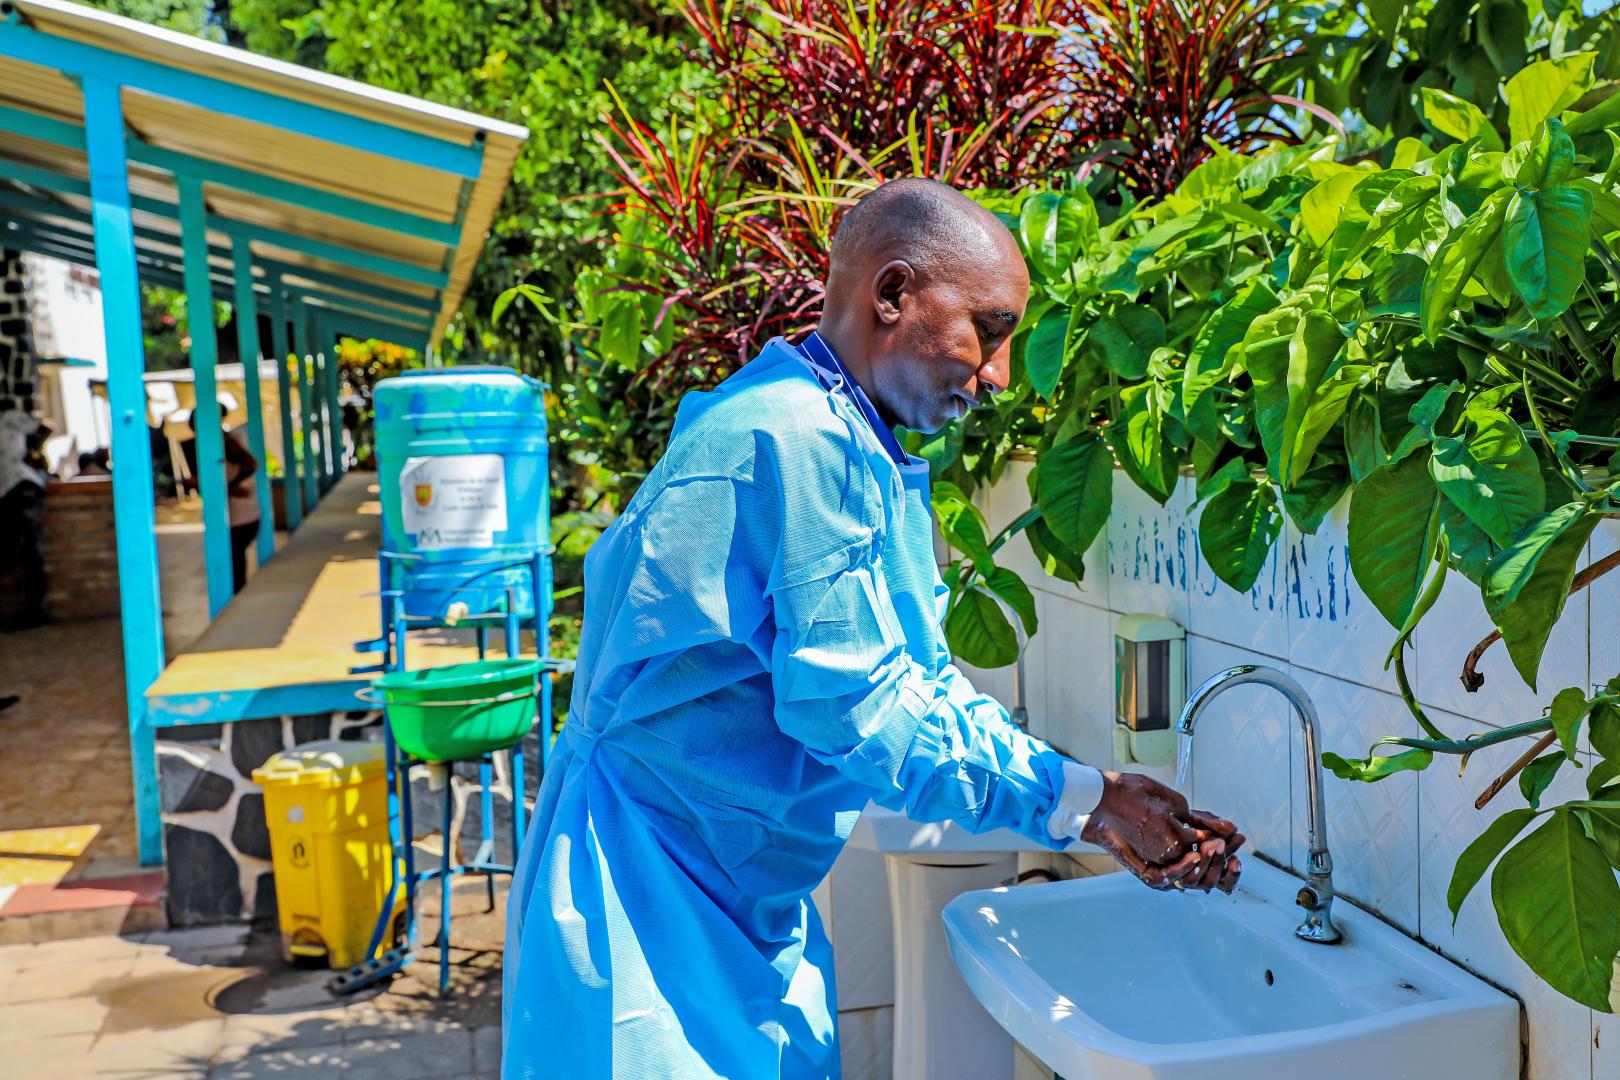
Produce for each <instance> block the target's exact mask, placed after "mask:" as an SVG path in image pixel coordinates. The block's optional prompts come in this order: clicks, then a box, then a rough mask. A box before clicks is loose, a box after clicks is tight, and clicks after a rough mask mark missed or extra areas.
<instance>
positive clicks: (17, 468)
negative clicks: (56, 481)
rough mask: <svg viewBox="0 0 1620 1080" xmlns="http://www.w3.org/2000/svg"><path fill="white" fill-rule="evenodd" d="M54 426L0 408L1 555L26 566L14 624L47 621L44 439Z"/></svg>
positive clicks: (25, 625)
mask: <svg viewBox="0 0 1620 1080" xmlns="http://www.w3.org/2000/svg"><path fill="white" fill-rule="evenodd" d="M50 433H51V429H50V428H49V427H48V426H47V425H45V424H44V423H42V422H41V421H40V420H38V419H36V418H35V417H33V416H31V415H30V414H28V413H26V412H23V411H21V410H13V411H11V412H6V413H0V559H3V560H4V561H5V562H6V563H10V562H12V561H13V560H15V561H16V563H17V565H19V566H20V567H21V569H22V579H23V610H22V614H21V615H19V616H18V617H17V620H16V622H15V623H14V624H13V627H12V628H13V629H18V630H23V629H28V628H30V627H34V626H40V625H42V624H43V623H44V622H45V553H44V550H43V547H42V545H43V542H44V531H45V481H46V474H45V454H44V448H45V439H46V438H47V437H48V436H49V435H50Z"/></svg>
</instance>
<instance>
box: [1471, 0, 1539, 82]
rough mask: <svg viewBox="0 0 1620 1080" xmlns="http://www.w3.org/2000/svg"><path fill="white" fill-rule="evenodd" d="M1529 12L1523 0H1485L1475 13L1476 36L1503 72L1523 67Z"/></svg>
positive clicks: (1492, 60)
mask: <svg viewBox="0 0 1620 1080" xmlns="http://www.w3.org/2000/svg"><path fill="white" fill-rule="evenodd" d="M1529 36H1530V14H1529V12H1527V11H1526V10H1525V4H1524V0H1486V2H1485V3H1483V4H1481V5H1480V6H1479V9H1478V11H1477V12H1476V13H1475V15H1474V37H1475V39H1476V40H1477V41H1478V42H1479V44H1480V46H1481V47H1482V48H1483V49H1484V50H1485V55H1486V56H1488V57H1489V58H1490V61H1491V65H1492V67H1494V68H1495V69H1496V70H1497V71H1500V72H1501V73H1502V74H1504V75H1511V74H1512V73H1514V72H1516V71H1518V70H1519V69H1520V68H1522V67H1524V61H1525V39H1526V38H1528V37H1529Z"/></svg>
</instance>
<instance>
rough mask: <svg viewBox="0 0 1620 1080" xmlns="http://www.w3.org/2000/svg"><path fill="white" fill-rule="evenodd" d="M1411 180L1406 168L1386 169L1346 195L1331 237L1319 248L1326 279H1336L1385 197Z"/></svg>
mask: <svg viewBox="0 0 1620 1080" xmlns="http://www.w3.org/2000/svg"><path fill="white" fill-rule="evenodd" d="M1411 177H1412V172H1411V171H1410V170H1408V169H1387V170H1384V171H1382V172H1375V173H1372V174H1370V175H1368V176H1367V178H1366V179H1364V180H1362V181H1361V183H1359V184H1357V185H1356V186H1355V189H1354V190H1353V191H1351V192H1350V193H1349V197H1348V198H1347V199H1346V200H1345V203H1344V206H1343V208H1341V209H1340V211H1339V221H1338V224H1336V225H1335V226H1334V227H1333V235H1332V236H1330V237H1328V241H1327V243H1326V244H1324V245H1322V258H1323V260H1324V261H1325V262H1326V263H1327V269H1328V274H1329V276H1330V277H1337V276H1338V275H1339V274H1340V273H1341V272H1343V270H1344V269H1345V267H1346V266H1347V265H1348V262H1349V260H1348V258H1347V256H1348V255H1349V253H1350V250H1351V249H1352V248H1354V247H1355V246H1356V245H1357V244H1359V243H1360V242H1361V237H1362V235H1363V234H1364V233H1365V232H1366V231H1367V227H1368V225H1369V224H1370V223H1371V222H1372V219H1373V217H1374V215H1375V214H1376V213H1377V212H1378V207H1379V205H1380V204H1381V203H1382V202H1383V201H1384V198H1385V196H1387V195H1389V194H1390V193H1391V192H1393V191H1394V190H1395V189H1396V188H1397V187H1399V186H1400V185H1401V184H1402V183H1404V182H1405V181H1406V180H1408V179H1410V178H1411Z"/></svg>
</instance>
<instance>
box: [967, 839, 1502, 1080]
mask: <svg viewBox="0 0 1620 1080" xmlns="http://www.w3.org/2000/svg"><path fill="white" fill-rule="evenodd" d="M1299 885H1300V882H1299V880H1298V879H1297V878H1294V877H1292V876H1290V875H1288V874H1286V873H1284V872H1283V871H1281V870H1278V869H1276V868H1274V867H1272V866H1269V865H1267V864H1265V863H1262V862H1260V861H1259V860H1258V859H1250V860H1248V862H1247V863H1246V865H1245V868H1244V872H1243V879H1242V883H1241V885H1240V886H1239V888H1238V891H1237V892H1236V893H1235V894H1234V895H1232V896H1230V897H1228V896H1223V895H1221V894H1219V893H1216V894H1213V895H1210V896H1203V895H1198V894H1186V893H1173V892H1171V893H1156V892H1153V891H1151V890H1149V889H1147V888H1145V887H1143V886H1142V884H1141V883H1140V882H1138V881H1137V880H1136V879H1135V878H1133V877H1131V876H1130V875H1129V874H1109V875H1105V876H1103V877H1095V878H1082V879H1078V880H1073V881H1063V882H1055V883H1052V884H1045V885H1026V886H1020V887H1014V888H998V889H989V890H981V891H978V892H970V893H964V894H962V895H961V896H958V897H957V898H956V899H954V900H952V901H951V902H950V903H949V904H947V905H946V906H945V910H944V921H945V933H946V938H947V940H948V942H949V944H950V949H951V955H952V959H954V960H955V962H956V966H957V969H958V970H959V971H960V972H961V973H962V977H963V979H964V981H965V982H966V983H967V985H968V987H969V989H970V990H971V991H972V992H973V995H974V996H975V997H976V998H977V999H978V1001H979V1003H980V1004H981V1005H983V1006H984V1007H985V1009H986V1010H987V1011H988V1012H989V1013H990V1015H991V1016H993V1017H994V1018H995V1019H996V1020H997V1022H999V1023H1000V1024H1001V1026H1002V1027H1004V1028H1006V1029H1007V1031H1008V1032H1009V1033H1010V1034H1011V1035H1012V1037H1013V1038H1014V1039H1016V1040H1017V1041H1018V1042H1020V1043H1022V1044H1023V1045H1024V1046H1025V1047H1026V1048H1027V1049H1028V1050H1029V1051H1030V1052H1031V1053H1032V1054H1034V1055H1035V1056H1036V1057H1038V1058H1040V1059H1041V1060H1042V1061H1043V1062H1045V1063H1046V1064H1047V1065H1048V1066H1050V1067H1051V1068H1053V1069H1055V1070H1057V1072H1058V1073H1059V1074H1061V1075H1062V1076H1063V1077H1065V1078H1066V1080H1083V1078H1099V1080H1100V1078H1113V1077H1131V1078H1133V1080H1136V1078H1141V1080H1146V1078H1149V1077H1152V1078H1160V1077H1165V1078H1170V1077H1173V1078H1193V1077H1197V1078H1198V1080H1255V1078H1259V1077H1266V1078H1271V1077H1277V1078H1281V1077H1309V1078H1310V1080H1365V1078H1367V1077H1370V1076H1376V1077H1377V1078H1378V1080H1404V1078H1408V1077H1410V1078H1413V1080H1416V1078H1420V1077H1421V1078H1424V1080H1429V1078H1432V1077H1436V1076H1466V1077H1468V1078H1469V1080H1487V1078H1488V1080H1513V1078H1515V1077H1517V1076H1518V1075H1519V1008H1518V1003H1517V1002H1515V1001H1514V1000H1513V999H1511V998H1509V997H1508V996H1507V995H1506V994H1503V993H1501V992H1500V991H1497V990H1495V989H1493V988H1491V987H1490V986H1487V985H1486V984H1485V983H1483V982H1481V981H1480V980H1478V979H1476V978H1474V977H1473V976H1472V975H1470V974H1468V973H1467V972H1466V971H1464V970H1462V969H1461V968H1459V967H1457V966H1455V965H1454V964H1452V963H1450V962H1449V961H1447V960H1446V959H1444V958H1443V957H1441V956H1439V955H1438V954H1436V953H1433V952H1431V951H1429V950H1428V949H1427V948H1425V947H1424V946H1423V945H1420V944H1418V943H1417V942H1415V941H1412V940H1411V939H1409V938H1407V937H1405V936H1404V935H1402V934H1401V933H1400V932H1398V931H1396V930H1395V929H1393V928H1391V927H1390V926H1388V925H1386V924H1385V923H1383V922H1380V921H1379V920H1378V919H1376V918H1374V917H1373V916H1371V915H1369V914H1367V913H1366V912H1364V911H1361V910H1359V909H1357V908H1355V907H1353V906H1351V905H1350V904H1348V903H1346V902H1344V900H1343V898H1340V900H1339V902H1338V903H1337V904H1336V905H1335V907H1334V917H1335V921H1336V922H1337V923H1338V925H1339V927H1340V928H1341V929H1342V930H1343V931H1344V935H1345V940H1344V941H1343V942H1341V943H1340V944H1337V945H1319V944H1314V943H1312V942H1307V941H1301V940H1299V939H1298V938H1296V937H1295V936H1294V927H1295V926H1297V925H1298V924H1299V921H1300V916H1301V913H1300V911H1299V909H1298V908H1297V907H1295V906H1294V895H1295V893H1296V891H1297V890H1298V888H1299Z"/></svg>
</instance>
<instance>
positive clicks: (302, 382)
mask: <svg viewBox="0 0 1620 1080" xmlns="http://www.w3.org/2000/svg"><path fill="white" fill-rule="evenodd" d="M292 325H293V353H294V354H295V356H296V358H297V363H298V412H299V414H300V415H299V421H300V422H301V423H302V425H303V428H304V469H303V473H304V475H303V491H304V510H305V512H306V513H307V512H308V511H311V510H313V509H315V504H316V503H317V502H319V501H320V498H321V496H320V493H319V492H318V491H317V490H316V489H315V478H316V476H317V475H318V474H319V472H320V465H319V461H320V454H319V453H318V452H317V449H316V445H315V387H314V380H313V379H312V378H311V377H310V370H309V367H310V356H309V318H308V316H307V315H306V314H305V304H304V299H303V297H300V296H295V297H293V300H292Z"/></svg>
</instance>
